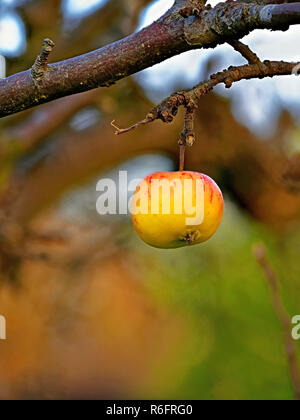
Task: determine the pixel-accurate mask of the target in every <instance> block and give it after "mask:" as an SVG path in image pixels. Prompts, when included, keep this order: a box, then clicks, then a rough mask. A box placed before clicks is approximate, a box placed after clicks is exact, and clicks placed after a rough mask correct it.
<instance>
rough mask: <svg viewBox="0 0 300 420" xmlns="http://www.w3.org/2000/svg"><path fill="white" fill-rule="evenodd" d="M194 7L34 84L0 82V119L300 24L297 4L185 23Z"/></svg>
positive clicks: (236, 7)
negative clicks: (183, 56)
mask: <svg viewBox="0 0 300 420" xmlns="http://www.w3.org/2000/svg"><path fill="white" fill-rule="evenodd" d="M197 3H200V5H201V3H202V2H197ZM193 4H195V2H194V0H179V1H176V2H175V4H174V6H173V7H172V8H171V9H170V10H169V12H167V13H166V14H165V15H164V16H163V17H162V18H160V19H159V20H158V21H156V22H155V23H153V24H152V25H150V26H149V27H147V28H145V29H143V30H142V31H140V32H138V33H135V34H133V35H131V36H129V37H127V38H124V39H123V40H120V41H118V42H115V43H113V44H110V45H108V46H106V47H104V48H101V49H99V50H96V51H93V52H90V53H88V54H85V55H82V56H79V57H74V58H71V59H68V60H65V61H62V62H58V63H55V64H51V65H50V64H49V65H48V67H47V68H48V71H47V72H45V73H44V74H43V78H42V79H41V80H39V83H38V84H37V83H35V82H34V78H33V77H32V71H31V70H28V71H24V72H22V73H18V74H15V75H13V76H10V77H8V78H6V79H3V80H0V92H1V96H0V117H4V116H6V115H10V114H14V113H17V112H19V111H22V110H25V109H28V108H31V107H33V106H36V105H39V104H42V103H45V102H50V101H52V100H54V99H57V98H60V97H63V96H68V95H72V94H74V93H79V92H83V91H87V90H91V89H94V88H96V87H99V86H110V85H112V84H114V83H115V82H116V81H118V80H120V79H122V78H124V77H127V76H129V75H131V74H134V73H136V72H138V71H141V70H143V69H145V68H147V67H150V66H152V65H154V64H157V63H159V62H161V61H164V60H166V59H167V58H169V57H172V56H174V55H177V54H179V53H181V52H184V51H187V50H191V49H193V48H210V47H213V46H216V45H218V44H223V43H224V42H227V41H228V40H230V39H239V38H242V37H243V36H245V35H247V34H248V33H249V32H251V31H252V30H254V29H273V30H286V29H287V28H288V27H289V25H292V24H297V23H300V3H287V4H279V5H274V4H272V5H267V6H265V5H263V6H262V5H258V4H256V3H250V4H247V3H244V2H229V3H220V4H218V5H217V6H216V7H215V8H213V9H210V8H200V9H201V10H200V14H199V13H196V16H195V15H192V16H188V17H186V18H184V17H183V16H182V15H181V14H180V12H181V10H182V8H183V7H186V6H193ZM202 9H204V10H202Z"/></svg>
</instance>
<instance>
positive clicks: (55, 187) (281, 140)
mask: <svg viewBox="0 0 300 420" xmlns="http://www.w3.org/2000/svg"><path fill="white" fill-rule="evenodd" d="M172 3H173V2H172V0H157V1H150V0H106V1H105V0H84V1H83V0H47V1H46V0H0V77H5V76H8V75H11V74H14V73H16V72H19V71H22V70H25V69H27V68H30V67H31V66H32V64H33V62H34V60H35V58H36V56H37V55H38V53H39V51H40V48H41V44H42V41H43V39H44V38H46V37H49V38H51V39H53V40H54V41H55V44H56V47H55V50H54V51H53V54H52V55H51V61H58V60H62V59H65V58H69V57H72V56H75V55H79V54H82V53H85V52H87V51H90V50H93V49H95V48H99V47H101V46H103V45H106V44H108V43H111V42H113V41H115V40H118V39H120V38H121V37H124V36H126V35H128V34H130V33H132V32H134V31H135V30H138V29H139V28H141V27H143V26H145V25H148V24H150V23H151V22H152V21H153V20H154V19H156V18H157V17H159V16H160V15H162V14H163V13H164V12H165V11H166V10H167V9H168V8H169V7H170V6H171V5H172ZM213 4H214V3H213ZM299 35H300V27H299V26H294V27H293V28H291V29H290V30H289V31H287V32H268V31H255V32H254V33H252V34H251V35H250V36H247V37H246V39H245V40H244V41H245V42H246V43H248V44H249V45H250V46H251V47H252V48H253V49H254V50H255V51H256V52H257V53H258V55H259V56H260V58H261V59H275V60H276V59H278V60H281V59H283V60H292V61H300V49H299V46H298V45H299V43H298V42H297V40H298V39H299ZM243 62H244V61H243V59H242V58H241V57H240V56H239V54H238V53H236V52H235V51H234V50H232V48H231V47H229V46H221V47H218V48H216V49H215V50H207V51H192V52H188V53H185V54H183V55H180V56H178V57H174V58H172V59H170V60H167V61H166V62H164V63H162V64H159V65H157V66H155V67H153V68H151V69H147V70H146V71H143V72H141V73H140V74H137V75H135V76H134V77H131V78H128V79H126V80H123V81H121V82H119V83H118V84H117V85H116V86H114V87H112V88H110V89H104V88H101V89H97V90H94V91H91V92H87V93H84V94H80V95H75V96H72V97H70V98H64V99H60V100H58V101H55V102H53V103H50V104H46V105H43V106H41V107H39V108H37V109H32V110H29V111H26V112H23V113H20V114H17V115H14V116H11V117H8V118H4V119H1V120H0V188H1V189H0V313H1V315H4V316H5V317H6V319H7V336H8V340H7V341H6V342H4V341H3V342H2V341H1V342H0V372H1V375H0V398H1V399H44V398H45V399H89V398H103V399H104V398H108V399H109V398H120V399H122V398H133V399H147V398H148V399H149V398H150V399H292V398H293V397H294V394H293V388H292V384H291V380H290V376H289V369H288V365H287V360H286V354H285V350H284V341H283V331H282V328H281V326H280V323H279V321H278V319H277V318H276V315H275V313H274V310H273V308H272V303H271V298H270V293H269V289H268V284H267V281H266V279H265V278H264V276H263V274H262V272H261V270H260V268H259V266H258V264H257V262H256V261H255V259H254V257H253V253H252V248H253V246H254V245H255V244H256V243H258V242H263V243H265V245H266V247H267V249H268V254H269V256H270V260H271V263H272V265H273V267H274V269H275V270H276V273H277V274H278V277H279V280H280V294H281V296H282V299H283V301H284V304H285V306H286V307H287V310H288V312H289V314H290V316H291V317H292V316H294V315H296V314H300V281H299V275H300V260H299V249H300V224H299V221H300V219H299V216H300V130H299V123H300V99H299V98H300V95H299V93H300V78H297V77H295V76H292V75H291V76H287V77H281V78H279V77H275V78H273V79H264V80H253V81H243V82H240V83H239V84H236V85H234V86H233V87H232V89H230V90H225V89H224V88H223V87H221V86H220V87H218V88H217V89H216V91H215V93H214V94H210V95H207V96H206V97H203V98H202V99H201V101H200V102H199V108H198V110H197V119H196V133H197V143H196V144H195V145H194V147H193V149H192V150H188V152H187V159H186V169H188V170H196V171H200V172H204V173H206V174H208V175H210V176H211V177H213V178H214V179H215V180H216V182H218V184H219V185H220V187H221V188H222V191H223V192H224V196H225V215H224V220H223V223H222V226H221V228H220V229H219V231H218V232H217V234H216V235H215V236H214V237H213V238H212V239H211V240H210V241H209V242H207V243H205V244H203V245H199V246H196V247H192V248H186V249H178V250H156V249H153V248H150V247H149V246H147V245H145V244H144V243H142V242H141V241H140V240H139V238H138V237H137V236H136V234H135V233H134V231H133V227H132V224H131V220H130V217H129V216H113V217H112V216H99V215H98V214H97V212H96V200H97V196H98V195H97V193H96V184H97V181H98V180H99V179H100V178H103V177H105V178H107V177H113V178H115V179H116V178H117V176H118V171H119V170H127V171H128V172H129V176H130V177H131V178H138V177H143V176H145V175H147V174H150V173H151V172H154V171H157V170H160V171H163V170H176V168H177V167H178V145H177V140H178V135H179V132H180V131H181V129H182V124H183V118H182V117H183V115H182V114H180V115H179V116H178V117H177V119H176V121H175V122H174V123H173V124H172V125H166V124H163V123H161V122H155V123H154V124H152V125H151V126H146V127H142V128H139V129H138V130H136V131H134V132H131V133H129V134H127V135H125V136H121V137H117V136H115V135H114V130H113V129H112V127H111V126H110V123H111V121H112V120H116V121H117V123H118V125H120V126H122V127H123V126H128V125H131V124H132V123H135V122H136V121H138V120H141V119H143V118H144V116H145V115H146V114H147V112H148V111H149V110H150V109H151V108H152V107H153V104H156V103H158V102H159V101H161V100H162V99H164V98H165V97H166V96H168V95H169V94H170V93H172V92H173V91H175V90H179V89H183V88H189V87H192V86H193V85H195V84H197V83H198V82H200V81H201V80H204V79H205V78H207V77H208V75H209V74H211V73H213V72H216V71H219V70H222V69H223V68H226V67H228V66H229V65H238V64H242V63H243ZM98 194H99V193H98ZM296 345H297V350H298V351H299V350H300V343H297V344H296Z"/></svg>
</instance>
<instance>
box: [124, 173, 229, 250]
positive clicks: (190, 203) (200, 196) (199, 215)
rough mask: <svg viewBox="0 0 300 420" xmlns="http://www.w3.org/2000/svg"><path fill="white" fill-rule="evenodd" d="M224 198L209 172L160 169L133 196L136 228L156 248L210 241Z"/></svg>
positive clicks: (217, 222)
mask: <svg viewBox="0 0 300 420" xmlns="http://www.w3.org/2000/svg"><path fill="white" fill-rule="evenodd" d="M223 209H224V201H223V196H222V193H221V191H220V189H219V187H218V186H217V184H216V183H215V182H214V181H213V180H212V179H211V178H210V177H209V176H207V175H204V174H201V173H198V172H191V171H180V172H157V173H154V174H152V175H149V176H147V177H146V178H144V179H143V180H142V181H141V182H140V184H139V185H138V187H137V188H136V190H135V193H134V195H133V198H132V206H131V213H132V220H133V224H134V228H135V231H136V232H137V234H138V235H139V237H140V238H141V239H142V240H143V241H144V242H146V243H147V244H149V245H151V246H153V247H156V248H180V247H183V246H190V245H196V244H199V243H201V242H205V241H207V240H208V239H209V238H210V237H211V236H212V235H213V234H214V233H215V232H216V231H217V229H218V227H219V225H220V223H221V220H222V217H223Z"/></svg>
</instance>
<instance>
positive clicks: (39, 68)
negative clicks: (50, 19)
mask: <svg viewBox="0 0 300 420" xmlns="http://www.w3.org/2000/svg"><path fill="white" fill-rule="evenodd" d="M54 46H55V44H54V42H53V41H52V40H51V39H49V38H46V39H44V42H43V45H42V49H41V52H40V55H38V57H37V59H36V60H35V63H34V65H33V66H32V68H31V75H32V78H33V80H34V81H36V82H38V81H39V80H40V79H42V78H43V77H44V75H45V73H46V72H47V71H48V57H49V55H50V54H51V52H52V50H53V48H54Z"/></svg>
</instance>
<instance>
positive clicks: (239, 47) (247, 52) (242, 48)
mask: <svg viewBox="0 0 300 420" xmlns="http://www.w3.org/2000/svg"><path fill="white" fill-rule="evenodd" d="M228 44H229V45H231V46H232V47H233V48H234V49H235V50H236V51H237V52H239V53H240V54H241V55H242V56H243V57H244V58H245V59H246V60H247V61H248V63H249V64H256V63H260V59H259V58H258V56H257V55H256V54H255V53H254V52H253V51H251V49H250V48H249V47H248V45H245V44H243V43H242V42H241V41H237V40H233V41H229V42H228Z"/></svg>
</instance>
